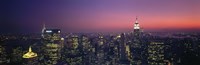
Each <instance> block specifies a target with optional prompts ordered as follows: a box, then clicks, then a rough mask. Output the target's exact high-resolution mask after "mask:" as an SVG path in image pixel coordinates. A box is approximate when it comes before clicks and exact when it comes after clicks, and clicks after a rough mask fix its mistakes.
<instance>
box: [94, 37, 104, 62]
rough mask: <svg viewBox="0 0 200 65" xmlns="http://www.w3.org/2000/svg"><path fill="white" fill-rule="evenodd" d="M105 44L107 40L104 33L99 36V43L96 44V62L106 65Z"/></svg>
mask: <svg viewBox="0 0 200 65" xmlns="http://www.w3.org/2000/svg"><path fill="white" fill-rule="evenodd" d="M105 44H106V40H105V38H104V36H103V35H101V34H99V36H98V38H97V45H96V49H95V50H96V57H97V59H96V63H97V65H104V64H105V60H104V58H105V54H106V53H105Z"/></svg>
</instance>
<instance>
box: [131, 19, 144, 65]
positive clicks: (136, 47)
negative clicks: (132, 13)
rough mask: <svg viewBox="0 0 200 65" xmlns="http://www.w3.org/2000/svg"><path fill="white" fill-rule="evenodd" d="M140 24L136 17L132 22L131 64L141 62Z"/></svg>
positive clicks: (136, 64) (139, 63)
mask: <svg viewBox="0 0 200 65" xmlns="http://www.w3.org/2000/svg"><path fill="white" fill-rule="evenodd" d="M140 34H141V32H140V26H139V23H138V18H137V17H136V21H135V23H134V32H133V38H132V42H131V43H130V52H131V53H130V55H131V57H132V60H131V64H133V65H141V63H142V54H141V51H142V48H141V46H142V43H141V41H140V40H141V38H140Z"/></svg>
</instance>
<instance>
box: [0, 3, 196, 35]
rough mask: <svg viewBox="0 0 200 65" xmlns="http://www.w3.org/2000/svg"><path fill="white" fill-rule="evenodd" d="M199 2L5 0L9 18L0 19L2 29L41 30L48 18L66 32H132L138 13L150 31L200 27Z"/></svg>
mask: <svg viewBox="0 0 200 65" xmlns="http://www.w3.org/2000/svg"><path fill="white" fill-rule="evenodd" d="M199 3H200V1H199V0H181V1H180V0H165V1H164V0H151V1H149V0H148V1H147V0H109V1H108V0H84V1H83V0H63V1H53V0H52V1H51V0H48V1H40V0H38V1H17V2H9V1H6V2H5V6H6V7H4V8H5V9H3V10H5V12H3V16H7V17H6V18H4V19H3V20H1V22H0V25H1V26H2V27H1V28H0V29H4V28H6V27H8V26H10V24H12V25H14V26H15V27H19V29H20V30H27V29H32V30H33V29H37V30H35V31H38V30H40V29H41V26H42V22H43V21H45V22H46V24H47V26H48V27H57V28H60V29H62V30H63V31H65V32H70V31H79V32H82V31H121V30H122V31H124V30H125V31H131V30H132V29H133V24H134V22H135V18H136V16H138V21H139V24H140V25H141V27H142V28H144V29H145V30H147V31H151V30H162V29H183V30H184V29H200V8H199V7H200V4H199ZM7 22H9V23H7ZM5 24H7V25H5ZM14 26H13V27H14ZM29 31H30V30H29Z"/></svg>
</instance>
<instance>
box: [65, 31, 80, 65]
mask: <svg viewBox="0 0 200 65" xmlns="http://www.w3.org/2000/svg"><path fill="white" fill-rule="evenodd" d="M63 49H65V51H64V54H63V56H64V59H65V60H64V61H66V63H67V64H69V65H82V61H83V60H82V50H81V48H80V44H79V37H78V35H76V34H71V35H69V36H68V37H67V38H66V46H65V48H63Z"/></svg>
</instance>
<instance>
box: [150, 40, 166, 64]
mask: <svg viewBox="0 0 200 65" xmlns="http://www.w3.org/2000/svg"><path fill="white" fill-rule="evenodd" d="M148 65H166V62H165V61H164V43H163V42H151V43H150V44H149V45H148Z"/></svg>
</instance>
